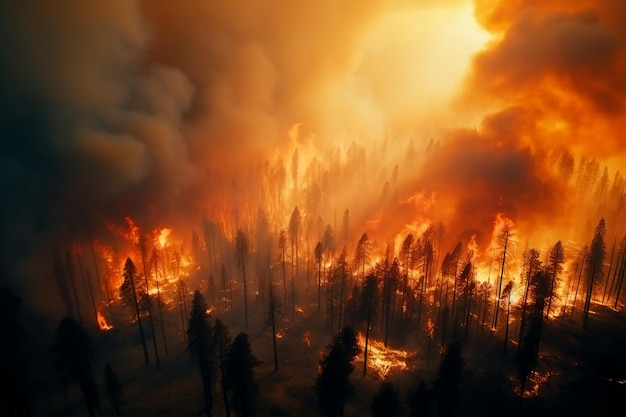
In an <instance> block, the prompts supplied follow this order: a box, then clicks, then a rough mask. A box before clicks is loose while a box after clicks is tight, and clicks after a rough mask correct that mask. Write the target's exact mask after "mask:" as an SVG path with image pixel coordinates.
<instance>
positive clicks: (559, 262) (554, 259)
mask: <svg viewBox="0 0 626 417" xmlns="http://www.w3.org/2000/svg"><path fill="white" fill-rule="evenodd" d="M564 261H565V253H564V251H563V244H562V243H561V241H560V240H559V241H558V242H556V243H555V244H554V246H553V247H552V250H550V255H549V259H548V271H549V272H550V287H551V290H550V298H549V299H548V309H547V310H546V316H548V317H549V316H550V308H551V307H552V299H553V298H554V297H555V296H556V294H555V291H554V289H555V288H556V286H557V283H558V281H559V276H560V275H561V273H562V272H563V262H564Z"/></svg>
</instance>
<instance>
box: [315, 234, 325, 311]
mask: <svg viewBox="0 0 626 417" xmlns="http://www.w3.org/2000/svg"><path fill="white" fill-rule="evenodd" d="M323 251H324V248H323V247H322V242H317V245H315V261H316V262H317V312H318V313H319V312H320V311H321V310H322V253H323Z"/></svg>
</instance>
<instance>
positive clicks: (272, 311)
mask: <svg viewBox="0 0 626 417" xmlns="http://www.w3.org/2000/svg"><path fill="white" fill-rule="evenodd" d="M269 281H270V282H269V285H268V287H269V294H268V299H267V322H266V325H267V326H269V327H271V328H272V348H273V350H274V371H278V352H277V350H276V319H277V318H278V317H279V316H281V315H282V306H281V305H280V301H279V300H278V296H277V295H276V292H275V291H274V284H273V282H272V273H271V271H270V280H269Z"/></svg>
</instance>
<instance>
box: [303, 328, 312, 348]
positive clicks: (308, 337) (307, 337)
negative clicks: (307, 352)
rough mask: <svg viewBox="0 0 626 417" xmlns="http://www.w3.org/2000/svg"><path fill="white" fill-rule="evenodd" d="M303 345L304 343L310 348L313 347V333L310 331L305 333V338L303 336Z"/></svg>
mask: <svg viewBox="0 0 626 417" xmlns="http://www.w3.org/2000/svg"><path fill="white" fill-rule="evenodd" d="M302 343H304V344H305V345H307V346H308V347H311V332H310V331H308V330H307V331H306V332H304V336H302Z"/></svg>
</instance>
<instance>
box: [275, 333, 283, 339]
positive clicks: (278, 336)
mask: <svg viewBox="0 0 626 417" xmlns="http://www.w3.org/2000/svg"><path fill="white" fill-rule="evenodd" d="M275 336H276V339H282V338H283V334H282V333H281V332H276V334H275Z"/></svg>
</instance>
